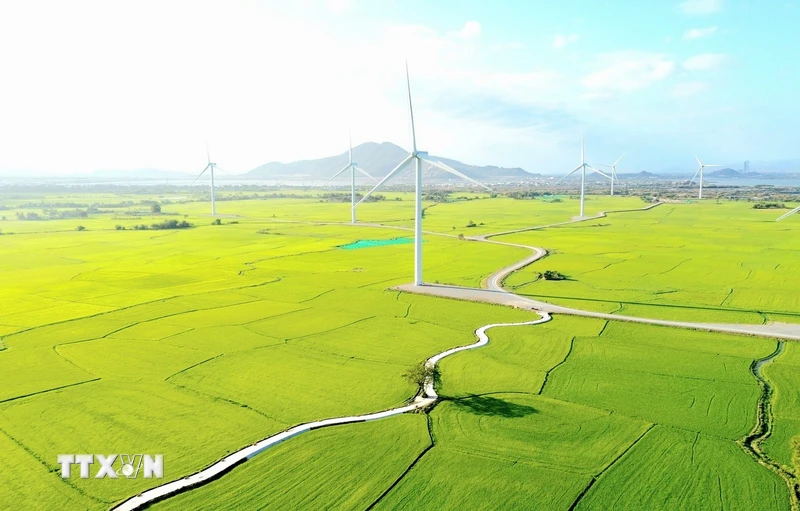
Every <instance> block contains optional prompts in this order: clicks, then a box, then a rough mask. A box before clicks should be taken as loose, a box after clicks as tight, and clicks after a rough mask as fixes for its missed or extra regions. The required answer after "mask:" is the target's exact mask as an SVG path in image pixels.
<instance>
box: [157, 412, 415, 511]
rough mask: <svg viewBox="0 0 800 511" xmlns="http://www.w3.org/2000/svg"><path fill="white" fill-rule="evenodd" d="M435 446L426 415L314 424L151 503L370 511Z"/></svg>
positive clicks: (159, 507)
mask: <svg viewBox="0 0 800 511" xmlns="http://www.w3.org/2000/svg"><path fill="white" fill-rule="evenodd" d="M429 444H430V438H429V436H428V431H427V426H426V420H425V417H424V416H422V415H402V416H396V417H392V418H390V419H386V420H384V421H381V422H371V423H361V424H352V425H348V426H339V427H334V428H326V429H321V430H316V431H312V432H310V433H306V434H304V435H301V436H300V437H298V438H296V439H293V440H292V441H291V442H286V443H283V444H280V445H278V446H276V447H274V448H272V449H270V450H268V451H266V452H264V453H263V454H260V455H258V456H257V457H255V458H253V459H252V460H250V461H248V462H247V463H245V464H244V465H242V466H241V467H238V468H236V469H234V471H233V472H232V473H231V474H230V475H227V476H225V477H223V478H222V479H220V480H218V481H215V482H213V483H211V484H210V485H208V486H205V487H202V488H199V489H197V490H194V491H191V492H188V493H185V494H182V495H178V496H177V497H175V498H172V499H169V500H167V501H164V502H163V503H160V504H156V505H155V506H153V507H152V509H154V510H158V511H161V510H169V509H197V510H201V509H221V508H225V509H254V508H258V509H263V508H269V509H365V508H366V507H367V506H369V505H370V504H371V503H372V502H373V501H375V500H376V499H377V498H378V497H379V496H380V495H381V493H382V492H383V491H384V489H385V488H387V487H388V486H389V485H391V483H392V482H393V481H394V480H395V479H397V478H398V477H400V476H401V475H402V473H403V471H404V470H405V469H406V467H407V466H408V465H409V464H411V463H412V462H413V461H414V459H415V458H416V457H417V456H418V455H419V454H420V453H421V452H422V451H423V450H424V449H425V448H426V447H428V445H429ZM365 445H369V446H370V448H369V449H364V446H365ZM332 482H335V483H334V484H332Z"/></svg>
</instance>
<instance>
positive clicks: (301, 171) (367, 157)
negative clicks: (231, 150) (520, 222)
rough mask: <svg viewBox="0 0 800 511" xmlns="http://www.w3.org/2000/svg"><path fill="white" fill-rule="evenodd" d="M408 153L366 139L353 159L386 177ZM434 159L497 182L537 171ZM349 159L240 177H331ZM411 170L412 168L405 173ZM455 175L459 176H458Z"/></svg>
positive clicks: (274, 165) (281, 166)
mask: <svg viewBox="0 0 800 511" xmlns="http://www.w3.org/2000/svg"><path fill="white" fill-rule="evenodd" d="M407 155H408V151H407V150H405V149H403V148H402V147H400V146H397V145H395V144H392V143H391V142H383V143H380V144H379V143H377V142H366V143H364V144H361V145H358V146H356V147H354V148H353V160H354V161H355V162H356V163H357V164H358V166H359V167H361V168H362V169H364V170H366V171H367V172H369V173H370V175H372V176H373V177H376V178H382V177H384V176H386V174H388V173H389V172H391V170H392V169H393V168H395V167H396V166H397V164H398V163H400V162H401V161H403V159H404V158H405V157H406V156H407ZM431 159H435V160H439V161H441V162H442V163H445V164H447V165H450V166H451V167H453V168H454V169H456V170H458V171H460V172H463V173H464V174H465V175H467V176H469V177H471V178H473V179H476V180H478V181H486V182H496V181H498V180H506V179H507V180H516V181H519V180H523V179H527V178H532V177H534V174H530V173H528V172H526V171H525V170H523V169H521V168H505V167H495V166H492V165H489V166H484V167H480V166H476V165H468V164H466V163H461V162H460V161H456V160H451V159H449V158H441V157H438V156H431ZM348 161H349V160H348V154H347V152H344V153H342V154H337V155H336V156H328V157H326V158H320V159H317V160H300V161H295V162H291V163H279V162H271V163H267V164H265V165H261V166H260V167H256V168H254V169H253V170H251V171H250V172H247V173H246V174H243V175H241V176H238V177H239V178H241V179H286V180H327V179H329V178H330V177H331V176H332V175H333V174H335V173H336V171H338V170H340V169H341V168H342V167H344V166H345V165H347V163H348ZM407 173H408V171H405V172H404V174H407ZM407 175H408V174H407ZM449 176H450V175H449V174H444V175H438V176H437V178H440V179H445V180H446V179H449V178H450V177H449ZM453 178H454V179H458V178H457V177H455V176H453Z"/></svg>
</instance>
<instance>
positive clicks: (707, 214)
mask: <svg viewBox="0 0 800 511" xmlns="http://www.w3.org/2000/svg"><path fill="white" fill-rule="evenodd" d="M774 216H775V215H774V212H772V211H768V210H767V211H765V210H755V209H752V208H751V206H750V205H749V204H747V203H736V202H721V203H712V202H704V203H696V204H662V205H660V206H658V207H657V208H654V209H652V210H649V211H645V212H631V213H624V214H617V215H610V216H609V217H608V218H603V219H600V220H590V221H587V222H582V223H578V224H572V225H569V226H561V227H557V228H551V229H546V230H543V231H530V232H526V233H520V234H514V235H508V236H501V237H498V238H496V239H497V240H500V241H509V242H515V243H523V244H529V245H534V246H541V247H545V248H547V249H548V250H549V251H550V255H549V256H548V257H546V258H545V259H543V260H541V261H538V262H536V263H534V264H533V265H531V266H530V267H528V268H526V269H524V270H522V271H520V272H518V273H516V274H515V275H512V276H511V277H510V278H509V279H508V280H507V285H509V286H510V287H511V288H512V289H515V291H516V292H518V293H521V294H526V295H532V296H535V297H537V298H538V299H541V300H544V301H549V302H553V303H558V304H563V305H567V306H571V307H577V308H581V309H585V310H597V311H601V312H614V313H619V314H628V315H634V316H637V315H638V316H646V317H656V318H664V319H676V320H677V319H680V320H685V321H706V322H724V323H762V322H764V321H766V320H770V319H772V318H773V317H774V319H776V320H780V321H786V320H787V319H786V318H793V319H791V321H793V322H796V321H797V320H798V319H800V295H798V294H797V293H791V292H789V289H790V288H791V287H792V282H793V281H794V280H796V279H795V276H796V275H798V274H800V259H798V258H797V257H796V254H797V253H798V250H800V235H798V234H800V222H795V221H792V222H775V221H774V220H775V219H774V218H773V217H774ZM545 270H556V271H559V272H561V273H563V274H564V275H566V276H567V277H568V279H567V280H563V281H547V280H543V279H540V278H539V274H540V273H541V272H544V271H545Z"/></svg>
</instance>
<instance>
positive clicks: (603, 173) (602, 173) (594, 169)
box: [586, 165, 611, 179]
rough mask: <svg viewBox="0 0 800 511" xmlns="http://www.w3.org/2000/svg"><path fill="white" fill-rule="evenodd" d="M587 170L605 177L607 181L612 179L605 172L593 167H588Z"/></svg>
mask: <svg viewBox="0 0 800 511" xmlns="http://www.w3.org/2000/svg"><path fill="white" fill-rule="evenodd" d="M586 168H587V169H589V170H591V171H592V172H594V173H596V174H600V175H601V176H603V177H604V178H606V179H611V176H609V175H608V174H606V173H605V172H601V171H599V170H597V169H596V168H594V167H592V166H591V165H586Z"/></svg>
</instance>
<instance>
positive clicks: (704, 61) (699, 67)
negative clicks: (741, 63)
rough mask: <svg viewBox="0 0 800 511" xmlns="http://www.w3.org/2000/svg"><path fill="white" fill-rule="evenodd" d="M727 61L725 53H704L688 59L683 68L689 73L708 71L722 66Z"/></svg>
mask: <svg viewBox="0 0 800 511" xmlns="http://www.w3.org/2000/svg"><path fill="white" fill-rule="evenodd" d="M726 59H727V57H726V56H725V54H723V53H702V54H700V55H695V56H694V57H691V58H689V59H686V60H685V61H684V62H683V68H684V69H686V70H687V71H708V70H710V69H714V68H717V67H719V66H721V65H722V64H723V63H725V60H726Z"/></svg>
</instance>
